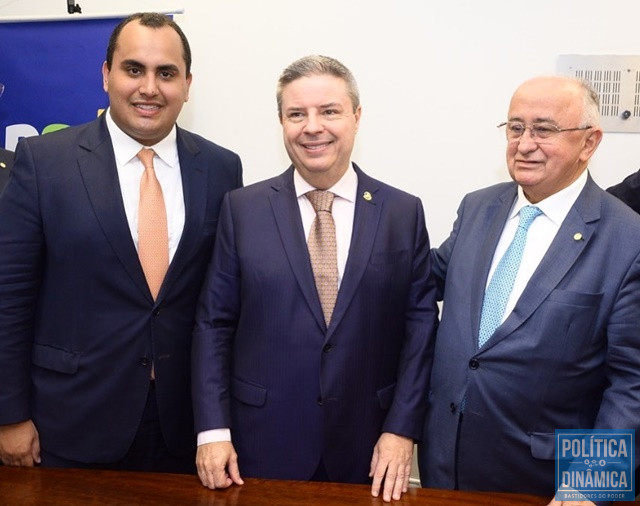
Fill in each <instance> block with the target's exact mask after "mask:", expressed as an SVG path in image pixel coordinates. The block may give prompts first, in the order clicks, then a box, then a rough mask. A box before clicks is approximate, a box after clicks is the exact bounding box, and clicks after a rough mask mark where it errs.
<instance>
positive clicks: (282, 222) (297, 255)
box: [269, 167, 325, 331]
mask: <svg viewBox="0 0 640 506" xmlns="http://www.w3.org/2000/svg"><path fill="white" fill-rule="evenodd" d="M293 170H294V169H293V167H290V168H289V169H288V170H286V171H285V172H284V173H283V174H282V175H280V176H279V177H277V178H275V179H274V181H273V184H272V189H273V191H272V192H271V194H270V195H269V200H270V202H271V208H272V209H273V215H274V217H275V220H276V224H277V227H278V232H279V234H280V240H281V241H282V246H283V247H284V250H285V253H286V255H287V259H288V260H289V265H291V270H292V271H293V274H294V276H295V278H296V280H297V282H298V285H299V286H300V290H301V291H302V294H303V296H304V298H305V300H306V301H307V304H308V305H309V307H310V308H311V312H312V313H313V316H314V317H315V319H316V321H317V323H318V325H319V326H320V328H321V329H322V330H323V331H324V329H325V322H324V316H323V314H322V307H321V306H320V300H319V298H318V291H317V290H316V285H315V281H314V279H313V271H312V270H311V261H310V259H309V250H308V248H307V241H306V238H305V237H304V227H303V226H302V218H301V217H300V208H299V206H298V199H297V197H296V192H295V188H294V185H293Z"/></svg>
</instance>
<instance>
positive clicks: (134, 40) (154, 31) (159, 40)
mask: <svg viewBox="0 0 640 506" xmlns="http://www.w3.org/2000/svg"><path fill="white" fill-rule="evenodd" d="M182 53H183V49H182V41H181V40H180V36H179V35H178V34H177V33H176V31H175V30H174V29H173V28H171V27H170V26H162V27H160V28H152V27H148V26H142V25H141V24H140V23H139V22H138V21H137V20H136V21H132V22H130V23H127V24H126V25H125V26H124V27H123V28H122V31H121V32H120V35H119V37H118V41H117V44H116V48H115V51H114V53H113V57H114V59H127V60H129V59H133V60H137V61H139V62H141V63H148V64H151V63H159V64H168V63H173V64H175V65H180V64H182V67H185V66H186V64H185V63H184V60H183V56H182Z"/></svg>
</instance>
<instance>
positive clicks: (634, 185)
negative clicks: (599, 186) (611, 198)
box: [607, 170, 640, 213]
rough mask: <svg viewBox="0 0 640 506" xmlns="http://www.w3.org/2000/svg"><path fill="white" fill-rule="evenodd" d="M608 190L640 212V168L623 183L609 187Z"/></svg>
mask: <svg viewBox="0 0 640 506" xmlns="http://www.w3.org/2000/svg"><path fill="white" fill-rule="evenodd" d="M607 191H608V192H609V193H611V194H612V195H615V196H616V197H618V198H619V199H620V200H622V202H624V203H625V204H627V205H628V206H629V207H630V208H631V209H633V210H634V211H635V212H636V213H640V170H639V171H638V172H636V173H634V174H631V175H630V176H627V177H625V178H624V179H623V180H622V182H621V183H618V184H617V185H614V186H611V187H610V188H607Z"/></svg>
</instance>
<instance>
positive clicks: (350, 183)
mask: <svg viewBox="0 0 640 506" xmlns="http://www.w3.org/2000/svg"><path fill="white" fill-rule="evenodd" d="M293 186H294V188H295V190H296V196H297V197H298V207H299V208H300V216H301V218H302V227H303V228H304V236H305V237H306V238H307V240H309V233H310V232H311V225H312V224H313V220H314V219H315V217H316V212H315V211H314V210H313V206H312V205H311V202H310V201H309V199H308V198H307V197H306V195H305V193H307V192H310V191H313V190H316V189H317V188H314V187H313V186H311V185H310V184H309V183H307V181H305V180H304V178H303V177H302V176H301V175H300V174H299V173H298V171H297V170H294V171H293ZM328 191H330V192H331V193H333V194H334V195H335V198H334V199H333V206H332V207H331V214H332V215H333V221H334V222H335V225H336V248H337V253H338V286H340V283H341V282H342V277H343V275H344V268H345V266H346V265H347V258H348V256H349V246H350V245H351V234H352V232H353V217H354V215H355V210H356V194H357V193H358V175H357V174H356V171H355V170H354V169H353V165H352V164H351V163H349V168H348V169H347V171H346V172H345V173H344V175H343V176H342V177H341V178H340V180H339V181H338V182H337V183H336V184H334V185H333V186H332V187H331V188H329V190H328ZM220 441H231V430H230V429H228V428H223V429H211V430H205V431H202V432H200V433H198V446H200V445H203V444H207V443H216V442H220Z"/></svg>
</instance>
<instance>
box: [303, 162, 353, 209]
mask: <svg viewBox="0 0 640 506" xmlns="http://www.w3.org/2000/svg"><path fill="white" fill-rule="evenodd" d="M293 185H294V187H295V189H296V197H301V196H302V195H304V194H305V193H307V192H310V191H313V190H316V189H317V188H314V187H313V186H311V185H310V184H309V183H308V182H307V181H306V180H305V179H304V178H303V177H302V176H301V175H300V173H299V172H298V171H297V170H295V169H294V171H293ZM329 191H330V192H331V193H333V194H334V195H336V196H337V197H340V198H343V199H345V200H348V201H349V202H355V201H356V194H357V193H358V175H357V174H356V171H355V170H354V169H353V165H352V164H351V163H349V168H348V169H347V170H346V171H345V173H344V174H343V175H342V177H341V178H340V180H339V181H338V182H337V183H336V184H334V185H333V186H332V187H331V188H329Z"/></svg>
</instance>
